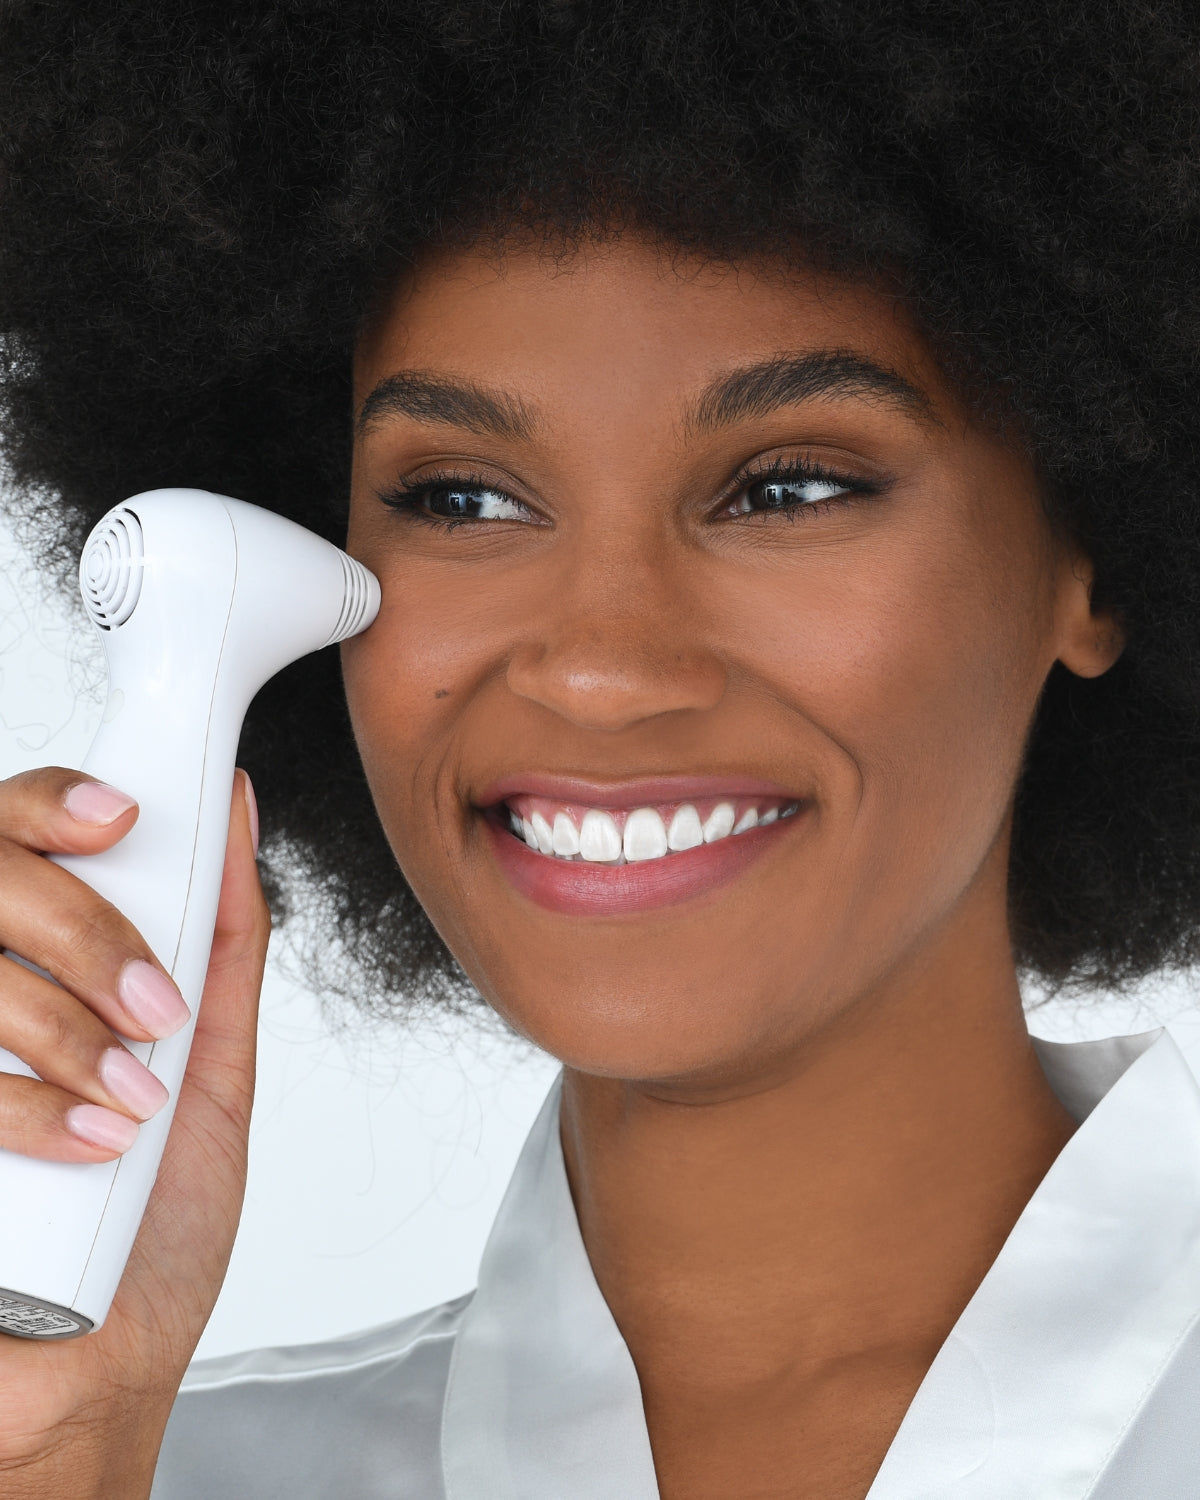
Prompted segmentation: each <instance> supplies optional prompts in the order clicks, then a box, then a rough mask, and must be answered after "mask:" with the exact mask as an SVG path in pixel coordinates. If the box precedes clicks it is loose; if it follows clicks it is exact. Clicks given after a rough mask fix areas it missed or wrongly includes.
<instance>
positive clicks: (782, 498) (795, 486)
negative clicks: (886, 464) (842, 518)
mask: <svg viewBox="0 0 1200 1500" xmlns="http://www.w3.org/2000/svg"><path fill="white" fill-rule="evenodd" d="M736 482H737V483H739V486H740V487H739V489H738V492H737V494H736V495H735V496H734V498H733V499H732V500H731V501H729V502H728V503H727V504H726V505H725V506H724V507H723V509H722V511H721V514H722V515H726V516H749V515H759V514H764V513H769V512H771V511H783V512H785V513H788V514H791V515H795V514H796V513H798V512H799V511H803V510H821V509H824V508H826V507H827V506H829V505H830V504H834V503H837V504H849V503H851V502H852V501H853V500H855V499H856V498H858V497H860V496H867V495H874V494H877V493H878V492H879V490H880V488H881V486H880V485H879V484H877V483H876V482H874V481H871V480H866V479H857V478H853V477H851V476H849V475H844V474H834V473H831V472H830V471H829V470H827V469H823V468H821V467H820V466H819V465H817V464H811V463H800V462H798V461H795V460H779V461H777V462H775V463H773V464H771V465H770V466H769V467H768V468H767V469H765V470H760V471H758V472H757V473H755V472H751V473H744V474H742V475H740V476H739V479H738V481H736Z"/></svg>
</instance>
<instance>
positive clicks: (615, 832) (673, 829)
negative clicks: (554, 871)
mask: <svg viewBox="0 0 1200 1500" xmlns="http://www.w3.org/2000/svg"><path fill="white" fill-rule="evenodd" d="M799 809H800V804H799V802H789V803H787V804H785V805H784V806H782V807H781V806H779V805H778V804H776V805H774V806H771V807H768V808H767V810H766V811H765V812H764V813H762V814H761V815H760V814H759V811H758V809H757V808H756V807H748V808H747V809H746V811H745V812H744V813H743V814H742V816H741V817H740V818H738V817H737V808H736V805H735V804H734V803H733V802H718V803H717V804H716V806H715V807H714V808H713V810H712V812H710V813H709V815H708V817H707V818H706V819H705V820H704V822H703V823H702V822H701V820H700V814H699V812H698V811H697V809H696V805H695V803H693V802H684V803H682V804H680V805H679V806H678V807H677V808H676V809H675V813H674V815H673V816H672V818H671V822H670V827H669V828H668V827H666V826H665V825H664V823H663V819H662V817H661V816H660V815H659V813H658V812H657V811H656V810H655V809H654V808H653V807H639V808H636V809H634V810H633V811H632V812H630V813H627V814H626V816H625V826H624V831H623V832H622V830H621V829H620V828H619V827H618V825H617V821H616V819H615V818H614V817H612V816H611V814H609V813H607V812H603V811H601V809H600V808H597V807H593V808H589V809H588V811H587V812H586V813H584V815H583V823H582V825H580V826H578V827H577V826H576V823H575V819H574V818H573V817H572V816H571V814H570V813H569V812H566V811H565V810H563V811H559V812H556V813H555V814H554V824H553V826H551V824H550V823H549V821H548V820H547V818H546V816H545V814H543V813H541V812H533V813H531V814H530V816H529V817H528V818H525V817H522V816H521V815H520V813H518V812H517V811H516V810H515V809H512V808H510V809H509V814H508V818H509V824H510V826H511V827H512V831H513V832H514V833H515V834H516V836H517V837H518V838H522V839H524V840H525V842H526V844H527V845H528V846H529V847H530V848H531V849H536V850H537V851H538V853H539V854H549V855H553V856H554V857H556V858H558V859H580V858H582V859H585V860H587V861H588V862H589V863H591V864H617V863H620V862H621V861H622V859H624V860H626V861H629V862H631V863H633V862H637V861H640V860H647V859H661V858H662V857H663V855H665V854H667V853H672V854H678V853H682V852H683V851H684V850H687V849H696V848H698V847H699V846H700V845H701V844H713V843H716V841H717V840H718V839H723V838H727V837H728V836H729V835H730V834H731V833H747V832H749V830H750V829H751V828H757V827H762V828H766V827H767V826H768V825H769V824H771V823H774V822H776V821H777V820H778V819H780V818H790V817H792V816H793V815H794V814H795V813H797V812H798V811H799Z"/></svg>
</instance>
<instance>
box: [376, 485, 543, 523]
mask: <svg viewBox="0 0 1200 1500" xmlns="http://www.w3.org/2000/svg"><path fill="white" fill-rule="evenodd" d="M379 498H380V500H382V501H383V503H384V505H386V506H388V507H389V508H390V509H392V510H397V511H401V512H404V513H407V514H408V515H411V516H413V517H414V518H415V519H418V520H423V521H428V522H430V523H431V524H433V525H435V526H437V525H443V526H456V525H461V524H462V523H464V522H470V521H526V522H529V521H532V522H535V523H536V522H537V520H538V517H537V516H535V515H534V513H533V511H531V510H530V509H529V507H528V506H527V505H525V504H523V503H522V502H521V501H520V500H514V499H513V497H512V496H511V495H508V494H506V493H505V492H504V491H503V490H499V489H495V488H494V487H493V486H492V485H490V484H487V483H485V482H484V481H482V480H474V479H459V478H449V477H447V478H442V477H440V476H436V475H435V476H431V477H429V478H427V479H422V480H417V481H415V482H409V481H403V482H401V483H400V484H398V485H396V486H394V487H393V488H392V489H390V490H386V491H384V492H382V493H381V494H380V496H379Z"/></svg>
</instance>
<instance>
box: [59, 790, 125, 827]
mask: <svg viewBox="0 0 1200 1500" xmlns="http://www.w3.org/2000/svg"><path fill="white" fill-rule="evenodd" d="M63 806H64V807H65V808H66V810H67V811H68V812H69V813H70V814H71V816H72V817H73V818H74V819H75V820H76V822H78V823H101V824H103V823H112V822H114V821H115V820H116V819H117V818H119V817H120V816H121V814H122V813H123V812H128V811H129V809H130V808H131V807H136V806H137V803H136V802H135V801H134V800H133V798H132V797H127V796H126V795H125V793H124V792H119V791H117V789H116V787H115V786H109V785H108V783H107V782H105V781H77V782H76V783H75V785H74V786H73V787H72V788H71V790H70V791H69V792H68V793H67V795H66V796H65V797H64V798H63Z"/></svg>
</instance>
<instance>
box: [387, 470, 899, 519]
mask: <svg viewBox="0 0 1200 1500" xmlns="http://www.w3.org/2000/svg"><path fill="white" fill-rule="evenodd" d="M733 483H734V485H735V486H736V489H735V490H734V493H733V494H732V496H731V497H730V498H729V499H728V500H727V501H726V502H725V503H724V505H723V506H722V511H726V510H728V507H729V506H730V505H733V504H734V503H735V502H736V501H738V500H739V499H741V498H742V497H743V495H745V493H746V492H747V491H748V490H752V489H753V488H755V487H756V486H757V485H768V484H777V485H786V484H791V485H795V486H797V487H799V486H801V485H810V484H831V485H836V486H837V487H838V488H839V489H840V490H842V492H843V493H841V494H839V495H830V496H826V497H825V498H823V499H820V500H797V501H792V502H790V503H784V504H781V505H772V506H764V507H761V508H759V509H757V510H753V511H742V512H739V514H740V515H783V516H786V517H787V518H788V520H789V521H797V520H799V519H801V516H802V514H804V513H809V512H822V513H824V512H827V511H830V510H833V509H834V508H835V507H840V506H844V505H853V504H855V503H856V502H857V501H859V500H863V499H869V498H872V497H874V496H877V495H879V494H880V493H882V491H883V489H884V488H885V486H884V484H883V483H881V482H880V481H878V480H873V479H863V478H860V477H858V476H855V475H851V474H842V473H838V472H837V471H836V470H834V469H830V468H827V467H826V466H825V465H824V464H821V463H816V462H812V461H808V460H803V459H791V458H777V459H772V460H771V462H770V463H769V464H765V465H762V466H760V467H758V468H746V469H743V470H742V471H741V472H740V473H738V474H737V475H736V476H735V477H734V480H733ZM439 490H453V491H456V492H458V493H460V494H469V493H471V492H473V491H482V492H485V493H487V494H492V495H500V496H502V497H503V498H504V499H506V500H509V501H511V502H512V503H513V504H516V505H520V506H522V508H523V509H526V510H527V509H528V507H527V506H525V505H524V502H523V501H519V500H516V499H515V498H514V497H513V496H511V495H509V494H508V492H507V491H506V490H502V489H500V488H499V486H498V485H495V484H492V483H490V482H489V481H488V480H486V479H484V478H483V477H482V476H480V475H478V474H462V473H450V472H447V473H435V474H429V475H426V476H424V477H423V478H421V479H420V480H416V481H409V480H399V481H398V482H397V483H396V484H394V485H392V486H391V487H390V488H388V489H386V490H381V491H380V492H379V499H380V501H381V502H382V503H383V504H384V505H386V506H387V507H388V508H389V509H391V510H394V511H397V512H399V513H400V514H402V515H406V516H410V517H411V518H412V519H413V520H414V521H420V522H423V523H424V524H425V525H427V526H433V527H436V528H437V529H438V530H440V531H447V532H449V531H454V530H456V529H457V528H458V527H460V526H477V525H480V524H481V521H486V520H488V519H491V518H479V517H470V518H468V517H457V516H435V515H431V514H430V513H429V512H428V511H427V510H423V509H422V508H421V506H422V502H424V501H427V500H428V498H429V497H430V496H431V495H433V494H435V493H436V492H437V491H439ZM501 524H507V522H504V521H501Z"/></svg>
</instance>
